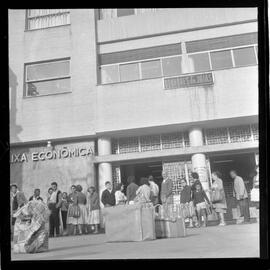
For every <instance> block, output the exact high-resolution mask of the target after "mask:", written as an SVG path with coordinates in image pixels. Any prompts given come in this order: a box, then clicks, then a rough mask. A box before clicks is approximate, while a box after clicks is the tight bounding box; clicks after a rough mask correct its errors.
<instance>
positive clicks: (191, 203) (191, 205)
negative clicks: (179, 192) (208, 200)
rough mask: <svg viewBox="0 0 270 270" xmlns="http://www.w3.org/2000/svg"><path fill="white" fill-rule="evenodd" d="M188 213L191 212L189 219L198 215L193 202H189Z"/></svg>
mask: <svg viewBox="0 0 270 270" xmlns="http://www.w3.org/2000/svg"><path fill="white" fill-rule="evenodd" d="M188 210H189V211H188V212H189V217H190V218H192V217H194V216H195V215H196V212H195V207H194V204H193V202H189V203H188Z"/></svg>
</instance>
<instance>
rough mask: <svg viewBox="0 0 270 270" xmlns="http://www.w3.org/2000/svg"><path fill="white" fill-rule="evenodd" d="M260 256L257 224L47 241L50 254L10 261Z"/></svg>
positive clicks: (14, 258) (68, 237)
mask: <svg viewBox="0 0 270 270" xmlns="http://www.w3.org/2000/svg"><path fill="white" fill-rule="evenodd" d="M229 257H234V258H237V257H259V224H258V223H252V224H244V225H228V226H210V227H205V228H191V229H187V236H186V237H185V238H170V239H168V238H167V239H157V240H154V241H145V242H121V243H107V242H106V236H105V234H98V235H82V236H66V237H59V238H53V239H52V238H50V240H49V251H48V252H44V253H36V254H14V253H13V252H11V260H80V259H86V260H87V259H138V258H149V259H150V258H229Z"/></svg>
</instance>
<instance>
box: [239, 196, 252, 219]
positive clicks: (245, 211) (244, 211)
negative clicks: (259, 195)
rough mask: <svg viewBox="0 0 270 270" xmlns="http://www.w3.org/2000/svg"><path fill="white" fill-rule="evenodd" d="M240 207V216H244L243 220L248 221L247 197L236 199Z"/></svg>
mask: <svg viewBox="0 0 270 270" xmlns="http://www.w3.org/2000/svg"><path fill="white" fill-rule="evenodd" d="M238 203H239V207H240V213H241V217H242V216H244V221H245V222H249V220H250V213H249V203H248V198H245V199H242V200H239V201H238Z"/></svg>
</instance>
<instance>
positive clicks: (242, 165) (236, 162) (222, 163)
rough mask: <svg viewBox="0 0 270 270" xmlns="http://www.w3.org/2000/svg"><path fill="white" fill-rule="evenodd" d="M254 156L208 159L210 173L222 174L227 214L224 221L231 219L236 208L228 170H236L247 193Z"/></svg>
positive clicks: (251, 177)
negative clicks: (233, 209)
mask: <svg viewBox="0 0 270 270" xmlns="http://www.w3.org/2000/svg"><path fill="white" fill-rule="evenodd" d="M255 165H256V162H255V154H254V153H248V154H237V155H222V156H213V157H210V166H211V171H212V172H214V171H219V172H221V174H222V180H223V186H224V190H225V194H226V201H227V207H228V208H227V213H226V214H225V219H227V220H231V219H232V208H236V207H237V205H236V200H235V199H234V197H233V180H232V179H231V177H230V174H229V173H230V170H236V171H237V173H238V175H239V176H241V177H242V178H243V180H244V182H245V186H246V189H247V192H248V193H249V192H250V190H251V188H252V181H253V176H254V175H255V174H254V171H255V170H254V169H255Z"/></svg>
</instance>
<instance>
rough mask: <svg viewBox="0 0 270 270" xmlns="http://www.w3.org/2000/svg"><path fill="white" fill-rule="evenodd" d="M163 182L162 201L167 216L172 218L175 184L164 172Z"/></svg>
mask: <svg viewBox="0 0 270 270" xmlns="http://www.w3.org/2000/svg"><path fill="white" fill-rule="evenodd" d="M162 177H163V181H162V183H161V191H160V199H161V202H162V205H164V211H165V213H166V215H168V216H170V215H171V214H172V210H173V182H172V180H171V179H170V178H169V175H168V172H167V171H164V170H163V171H162Z"/></svg>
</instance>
